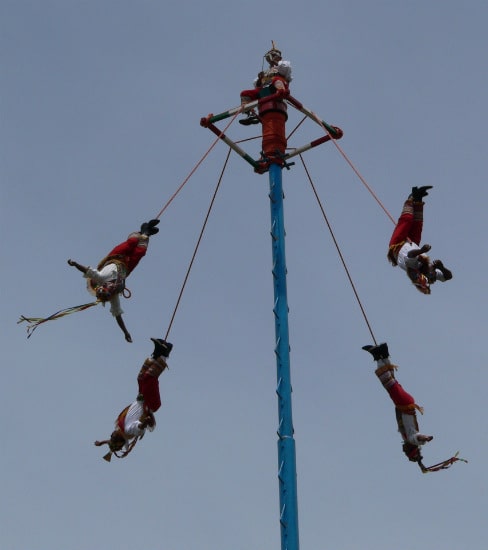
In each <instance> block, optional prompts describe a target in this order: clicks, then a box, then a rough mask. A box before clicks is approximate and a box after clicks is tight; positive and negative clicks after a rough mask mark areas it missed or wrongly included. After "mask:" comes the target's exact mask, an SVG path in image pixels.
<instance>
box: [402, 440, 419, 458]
mask: <svg viewBox="0 0 488 550" xmlns="http://www.w3.org/2000/svg"><path fill="white" fill-rule="evenodd" d="M402 450H403V452H404V453H405V454H406V455H407V458H408V460H410V462H420V461H421V460H422V455H421V454H420V447H419V446H417V445H412V444H411V443H407V442H405V443H404V444H403V446H402Z"/></svg>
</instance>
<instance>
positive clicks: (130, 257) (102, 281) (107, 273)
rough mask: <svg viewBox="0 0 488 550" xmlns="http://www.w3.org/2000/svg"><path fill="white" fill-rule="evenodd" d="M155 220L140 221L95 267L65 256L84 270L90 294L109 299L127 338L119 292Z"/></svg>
mask: <svg viewBox="0 0 488 550" xmlns="http://www.w3.org/2000/svg"><path fill="white" fill-rule="evenodd" d="M158 223H159V220H151V221H149V222H147V223H143V224H142V225H141V230H140V231H138V232H135V233H131V234H130V235H129V236H128V238H127V240H126V241H125V242H123V243H121V244H119V245H117V246H116V247H115V248H114V249H113V250H111V251H110V252H109V253H108V255H107V256H106V257H105V258H104V259H103V260H102V261H101V262H100V263H99V264H98V267H97V269H93V268H91V267H85V266H84V265H81V264H79V263H78V262H75V261H74V260H68V264H69V265H71V266H73V267H76V269H78V271H81V272H82V273H83V277H85V278H86V279H88V282H87V289H88V291H89V292H90V294H93V295H94V296H96V298H97V301H99V302H102V304H103V305H105V303H106V302H110V312H111V313H112V315H113V316H114V317H115V320H116V321H117V324H118V325H119V327H120V328H121V330H122V332H123V333H124V336H125V339H126V341H127V342H132V338H131V335H130V334H129V332H128V330H127V328H126V326H125V323H124V320H123V319H122V314H123V313H124V312H123V310H122V308H121V306H120V294H123V293H124V290H125V280H126V278H127V277H128V276H129V275H130V274H131V272H132V271H133V270H134V268H135V267H136V266H137V264H138V263H139V261H140V260H141V258H142V257H143V256H145V254H146V251H147V246H148V244H149V237H150V236H151V235H155V234H156V233H157V232H158V231H159V229H158V228H157V227H156V225H158ZM128 296H130V292H129V294H128ZM128 296H127V297H128Z"/></svg>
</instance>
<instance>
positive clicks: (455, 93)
mask: <svg viewBox="0 0 488 550" xmlns="http://www.w3.org/2000/svg"><path fill="white" fill-rule="evenodd" d="M487 17H488V7H487V6H486V3H485V2H481V1H468V2H466V3H464V4H463V7H461V6H460V4H459V2H453V1H450V0H449V1H443V2H436V1H431V2H425V1H423V2H421V1H417V0H414V1H409V2H398V1H389V2H387V1H372V2H361V1H358V0H351V1H330V2H316V1H314V2H311V1H309V0H303V1H302V2H300V3H297V2H288V1H286V0H285V1H282V2H279V3H278V2H273V1H272V2H268V3H267V4H263V3H262V2H256V1H254V0H251V1H250V2H247V3H239V4H238V3H229V2H219V1H216V0H210V1H208V2H205V3H200V4H192V3H176V4H171V5H170V6H169V7H168V2H157V1H149V0H140V1H139V2H128V1H124V0H117V1H113V0H111V1H109V0H106V1H103V0H102V1H96V2H95V1H93V0H86V1H81V0H80V1H71V0H62V1H61V0H58V1H54V0H45V1H43V2H39V1H34V0H33V1H24V0H15V1H13V0H3V1H2V2H0V25H1V27H0V50H1V52H2V53H1V55H2V63H1V65H2V70H1V79H2V86H1V89H2V92H1V120H2V124H1V132H0V138H1V154H2V168H1V208H2V215H1V223H2V234H3V236H4V242H5V245H6V252H5V251H4V262H3V268H2V275H1V276H2V318H3V324H2V327H3V331H2V338H1V339H2V351H3V354H2V355H3V364H4V376H3V384H1V386H0V396H1V399H2V403H3V407H4V410H5V414H4V419H3V423H4V428H3V437H2V445H1V451H0V472H1V474H0V476H1V484H0V488H1V494H2V498H1V499H0V518H1V519H0V523H1V525H0V539H1V540H0V546H1V547H2V550H3V549H5V550H66V549H68V548H69V549H70V550H93V549H98V548H100V549H101V548H105V549H110V548H118V549H120V550H129V549H133V548H136V547H139V546H140V545H141V544H143V545H144V547H145V548H151V549H164V550H176V549H178V550H191V549H194V548H199V549H200V550H207V549H212V550H214V549H216V548H217V549H229V548H232V549H233V550H244V549H246V550H248V549H256V550H257V549H264V548H267V549H270V548H279V546H280V536H279V505H278V482H277V448H276V429H277V419H278V416H277V403H276V396H275V384H276V368H275V359H274V352H273V349H274V324H273V314H272V306H273V296H272V278H271V243H270V236H269V224H270V220H269V201H268V196H267V195H268V177H267V175H263V176H259V175H257V174H254V173H253V171H252V168H251V167H249V166H248V165H247V164H246V163H245V162H244V161H243V160H242V159H241V158H240V157H238V156H237V155H235V154H232V155H231V158H230V161H229V165H228V168H227V170H226V173H225V175H224V178H223V182H222V185H221V189H220V191H219V194H218V195H217V199H216V202H215V206H214V209H213V212H212V214H211V216H210V219H209V223H208V227H207V231H206V233H205V236H204V239H203V241H202V244H201V246H200V250H199V253H198V255H197V258H196V260H195V263H194V266H193V269H192V272H191V275H190V278H189V280H188V284H187V287H186V290H185V293H184V294H183V298H182V301H181V304H180V306H179V308H178V311H177V313H176V317H175V321H174V324H173V327H172V330H171V333H170V337H169V339H170V341H171V342H173V344H174V350H173V352H172V356H171V361H170V367H171V368H170V370H169V371H167V372H165V373H164V374H163V375H162V377H161V379H160V383H161V391H162V398H163V406H162V408H161V410H160V411H159V412H158V413H157V420H158V427H157V429H156V431H155V432H153V433H152V434H147V435H146V437H145V439H144V440H143V441H142V442H141V443H139V444H138V446H137V448H136V449H135V451H134V452H133V453H132V454H131V455H130V456H129V457H128V458H127V459H126V460H114V461H112V463H111V464H107V463H106V462H104V461H103V460H102V458H101V457H102V455H103V454H104V453H103V449H98V448H96V447H94V446H93V441H94V440H95V439H101V438H104V437H107V436H108V435H109V434H110V432H111V430H112V426H113V421H114V419H115V417H116V415H117V414H118V412H119V411H120V410H121V409H122V408H123V407H124V406H125V405H126V404H128V403H130V402H131V401H132V400H133V399H134V398H135V395H136V391H137V390H136V375H137V372H138V369H139V366H140V364H141V363H142V361H143V360H144V358H145V357H146V356H147V355H148V354H149V353H150V352H151V348H152V346H151V343H150V342H149V338H150V337H151V336H160V337H161V336H164V334H165V333H166V330H167V328H168V325H169V322H170V319H171V315H172V313H173V309H174V307H175V304H176V300H177V297H178V293H179V291H180V288H181V285H182V283H183V279H184V276H185V273H186V269H187V267H188V264H189V261H190V258H191V255H192V253H193V249H194V247H195V243H196V241H197V238H198V234H199V232H200V229H201V227H202V223H203V220H204V217H205V214H206V212H207V208H208V205H209V203H210V199H211V196H212V193H213V190H214V188H215V185H216V183H217V180H218V177H219V175H220V172H221V170H222V166H223V163H224V159H225V156H226V154H227V150H228V148H227V146H226V145H225V144H224V143H222V142H219V143H218V144H217V145H216V146H215V147H214V148H213V150H212V151H211V153H210V155H209V156H208V158H207V159H206V160H205V161H204V162H203V164H202V165H201V167H200V168H199V169H198V170H197V171H196V172H195V174H194V175H193V176H192V177H191V178H190V180H189V181H188V183H187V184H186V185H185V187H184V188H183V190H182V192H181V193H180V194H179V195H178V196H177V198H176V199H175V200H174V201H173V203H172V204H171V206H170V207H169V208H168V210H167V211H166V212H165V213H164V214H163V216H162V218H161V223H160V229H161V230H160V233H159V234H158V235H157V236H156V237H154V238H153V239H152V240H151V244H150V250H149V252H148V255H147V256H146V258H144V259H143V260H142V262H141V263H140V265H139V266H138V268H137V270H136V271H135V272H134V273H133V274H132V275H131V277H130V279H129V280H128V286H129V288H130V289H131V291H132V299H130V300H128V301H124V303H123V307H124V310H125V315H124V318H125V321H126V324H127V326H128V328H129V330H130V332H131V333H132V336H133V340H134V342H133V343H132V344H128V343H126V342H125V341H124V338H123V335H122V333H121V332H120V330H119V328H118V327H117V326H116V324H115V322H114V321H113V320H112V318H111V315H110V314H109V312H108V310H104V309H103V308H102V307H98V308H94V309H91V310H88V311H85V312H82V313H77V314H75V315H72V316H69V317H67V318H65V319H62V320H59V321H56V322H52V323H49V324H46V325H44V326H41V327H40V328H39V329H38V330H37V331H36V332H35V333H34V335H33V336H32V338H30V339H29V340H27V338H26V332H25V326H24V325H17V324H16V321H17V319H18V317H19V316H20V315H21V314H24V315H32V316H45V315H48V314H50V313H53V312H54V311H56V310H58V309H61V308H64V307H68V306H73V305H78V304H82V303H85V302H88V301H90V296H89V295H88V294H87V293H86V290H85V286H84V281H83V279H82V278H81V275H80V274H79V273H78V272H77V271H76V270H74V269H73V268H70V267H69V266H68V265H67V264H66V260H67V259H68V258H70V257H71V258H74V259H76V260H78V261H79V262H81V263H84V264H90V265H95V264H96V263H97V262H98V261H99V259H100V258H101V257H103V256H104V255H105V254H106V253H107V252H108V251H109V250H110V249H111V248H112V246H114V245H115V244H117V243H119V242H120V241H122V240H124V239H125V238H126V236H127V235H128V233H130V232H131V231H133V230H135V229H137V228H138V227H139V225H140V223H141V222H143V221H146V220H147V219H149V218H151V217H153V216H155V215H156V214H157V213H158V212H159V211H160V209H161V208H162V207H163V206H164V204H165V203H166V201H167V200H168V199H169V198H170V197H171V195H172V194H173V193H174V192H175V191H176V189H177V188H178V187H179V186H180V185H181V183H182V182H183V181H184V180H185V178H186V177H187V176H188V174H189V173H190V171H191V170H192V169H193V168H194V166H195V165H196V164H197V162H198V161H199V160H200V159H201V158H202V156H203V155H204V154H205V152H206V151H207V150H208V148H209V147H210V145H211V144H212V142H213V141H214V135H213V134H211V133H210V132H209V131H208V130H205V129H203V128H201V127H200V125H199V121H200V118H201V117H203V116H205V115H207V114H208V113H219V112H222V111H225V110H227V109H229V108H231V107H234V106H236V105H238V103H239V92H240V90H242V89H244V88H248V87H249V86H250V85H251V84H252V80H253V78H254V77H255V75H256V73H257V71H258V70H259V69H260V68H261V63H262V56H263V54H264V53H265V52H266V51H267V50H268V49H269V48H270V46H271V40H275V42H276V44H277V46H278V47H279V48H280V49H281V50H282V51H283V56H284V58H285V59H289V60H290V61H291V63H292V65H293V75H294V80H293V82H292V85H291V92H292V95H293V96H294V97H296V98H297V99H299V100H300V101H302V102H303V104H304V105H306V106H307V107H309V108H310V109H312V110H313V111H314V112H316V113H317V114H318V115H319V116H320V117H321V118H323V119H324V120H326V121H327V122H330V123H332V124H335V125H337V126H340V127H341V128H342V129H343V130H344V138H343V139H342V140H341V141H340V142H339V145H340V146H341V148H342V149H343V150H344V152H345V153H346V155H347V157H348V158H349V159H350V161H351V162H352V163H353V164H354V166H355V167H356V168H357V170H358V171H359V172H360V174H361V175H362V176H363V177H364V179H365V180H366V181H367V182H368V184H369V185H370V186H371V188H372V189H373V190H374V192H375V193H376V194H377V196H378V197H379V199H380V200H381V201H382V203H383V204H384V205H385V207H386V209H387V210H388V211H389V212H390V213H391V215H392V216H393V217H394V218H397V216H398V215H399V213H400V210H401V206H402V203H403V200H404V199H405V198H406V196H407V194H408V192H409V190H410V188H411V186H412V185H433V186H434V189H433V190H432V192H431V193H430V195H429V197H427V200H426V209H425V225H424V239H423V240H424V242H429V243H430V244H432V252H431V255H432V256H433V257H434V258H442V259H443V260H444V261H445V263H446V265H447V266H448V267H450V268H451V269H452V271H453V273H454V279H453V280H452V281H450V282H448V283H446V284H441V283H438V284H436V285H435V286H434V287H433V291H432V295H431V296H429V297H426V296H422V295H421V294H420V293H418V292H416V291H415V289H414V288H413V287H412V286H411V285H410V283H409V282H408V280H407V278H406V276H405V274H404V273H403V272H401V271H400V269H399V268H397V269H393V268H392V267H391V266H390V265H389V264H388V262H387V260H386V251H387V244H388V240H389V238H390V234H391V231H392V229H393V224H392V222H391V221H390V219H388V217H387V216H386V215H385V213H384V212H383V210H382V209H381V208H380V207H379V206H378V204H377V203H376V202H375V200H374V199H373V197H372V196H371V195H370V193H369V192H368V191H367V189H366V188H365V187H364V186H363V184H362V183H361V181H360V179H359V178H358V177H357V175H356V174H355V173H354V171H353V170H352V169H351V167H350V166H349V164H348V163H347V162H346V161H345V160H344V158H343V157H342V156H341V155H340V153H339V152H338V151H337V149H336V148H335V147H334V146H333V145H332V144H327V145H323V146H321V147H320V148H316V149H314V150H312V151H310V152H308V153H306V154H305V155H304V158H305V162H306V163H307V167H308V169H309V171H310V174H311V176H312V178H313V181H314V183H315V185H316V186H317V189H318V192H319V194H320V197H321V200H322V201H323V203H324V206H325V209H326V211H327V214H328V216H329V219H330V223H331V224H332V227H333V229H334V232H335V236H336V238H337V240H338V242H339V244H340V246H341V250H342V252H343V254H344V257H345V259H346V262H347V263H348V267H349V269H350V271H351V275H352V277H353V279H354V282H355V284H356V286H357V290H358V293H359V295H360V298H361V301H362V304H363V306H364V308H365V311H366V313H367V316H368V319H369V321H370V323H371V325H372V328H373V331H374V334H375V337H376V338H377V340H378V341H379V342H381V341H388V343H389V346H390V351H391V355H392V360H393V361H394V362H395V363H396V364H398V365H399V366H400V369H399V371H398V379H399V380H400V382H401V383H402V384H403V385H404V387H405V388H406V389H407V390H408V391H410V392H411V393H412V394H413V395H414V396H415V397H416V400H417V402H418V403H419V404H421V405H423V406H424V408H425V414H424V416H423V417H421V418H420V424H421V428H422V430H423V431H424V432H426V433H429V434H433V435H434V436H435V439H434V440H433V442H432V443H430V444H429V445H428V446H427V447H426V448H425V449H424V457H425V463H426V464H432V463H435V462H438V461H439V460H442V459H444V458H447V457H449V456H451V454H452V453H454V452H456V451H458V450H459V451H461V456H463V457H466V458H467V459H469V464H458V465H455V466H453V467H452V468H451V469H450V470H448V471H446V472H440V473H437V474H431V475H422V474H421V473H420V471H419V470H418V468H417V467H416V465H414V464H410V463H408V461H407V460H406V459H405V458H404V456H403V455H402V452H401V440H400V436H399V434H398V433H397V432H396V424H395V418H394V411H393V406H392V403H391V402H390V400H389V397H388V396H387V394H386V393H385V391H384V390H383V388H382V387H381V386H380V384H379V382H378V381H377V379H376V377H375V376H374V374H373V371H374V363H373V361H372V360H371V357H370V356H369V355H367V354H366V353H365V352H364V351H362V350H361V346H363V345H364V344H367V343H371V336H370V334H369V331H368V329H367V326H366V324H365V321H364V319H363V317H362V315H361V312H360V309H359V307H358V305H357V302H356V301H355V298H354V295H353V292H352V290H351V288H350V286H349V283H348V280H347V278H346V276H345V274H344V271H343V268H342V265H341V264H340V261H339V258H338V255H337V252H336V250H335V248H334V246H333V243H332V240H331V237H330V235H329V233H328V230H327V227H326V225H325V223H324V221H323V219H322V217H321V213H320V210H319V208H318V206H317V204H316V202H315V199H314V196H313V194H312V191H311V189H310V186H309V184H308V181H307V178H306V176H305V172H304V170H303V167H302V166H301V164H300V162H299V161H298V162H297V163H296V164H295V166H294V167H293V168H292V169H291V170H290V171H284V173H283V183H284V189H285V194H286V199H285V225H286V231H287V238H286V247H287V248H286V254H287V267H288V300H289V306H290V318H289V323H290V343H291V376H292V384H293V416H294V426H295V438H296V446H297V471H298V472H297V473H298V497H299V525H300V543H301V548H303V549H309V548H310V549H311V548H314V549H316V548H328V549H334V550H335V549H337V550H339V549H342V550H370V549H371V550H391V548H395V549H396V550H411V548H415V549H416V550H427V549H428V550H431V549H432V548H443V549H447V550H451V549H459V548H469V549H470V550H481V549H484V548H485V547H486V540H487V522H486V509H487V500H488V480H487V473H486V472H487V470H486V462H487V454H488V442H487V429H486V420H485V416H486V415H485V403H486V396H485V391H486V387H487V382H488V374H487V348H486V285H485V278H486V272H487V269H488V265H487V260H486V252H485V242H484V241H485V239H484V235H485V231H486V230H485V225H484V223H483V220H485V219H486V213H485V209H486V203H487V191H486V189H487V188H486V158H487V156H486V153H487V151H486V126H487V117H486V113H487V111H486V97H487V71H486V52H487V49H488V37H487V34H486V21H487ZM300 118H301V117H299V118H297V115H296V114H294V113H292V115H291V116H290V122H289V125H288V127H289V128H290V129H291V128H292V124H294V121H298V120H300ZM255 132H256V127H251V128H247V129H246V128H244V127H241V126H240V125H239V124H237V123H235V124H233V126H232V127H231V128H230V129H229V131H228V134H229V135H231V136H232V137H235V138H236V139H238V138H244V137H249V136H252V135H253V136H254V135H255ZM319 135H321V132H320V128H318V127H315V126H314V125H313V124H312V123H311V122H307V123H306V124H305V125H304V127H303V128H302V129H301V130H300V131H299V132H297V133H296V134H295V135H294V136H293V139H292V140H291V142H290V145H292V146H300V145H303V144H304V143H306V142H307V141H309V140H310V139H313V138H316V137H318V136H319ZM259 145H260V144H259V140H258V141H253V142H246V144H245V145H244V146H245V148H246V149H247V150H248V151H249V152H250V154H252V155H253V156H257V151H259Z"/></svg>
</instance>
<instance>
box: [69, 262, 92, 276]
mask: <svg viewBox="0 0 488 550" xmlns="http://www.w3.org/2000/svg"><path fill="white" fill-rule="evenodd" d="M68 264H69V265H71V266H73V267H76V269H77V270H78V271H81V272H82V273H86V272H87V271H88V268H87V267H85V266H84V265H81V264H79V263H78V262H75V261H74V260H71V259H70V260H68Z"/></svg>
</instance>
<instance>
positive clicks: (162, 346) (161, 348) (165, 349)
mask: <svg viewBox="0 0 488 550" xmlns="http://www.w3.org/2000/svg"><path fill="white" fill-rule="evenodd" d="M151 340H152V341H153V342H154V351H153V354H152V357H153V359H156V358H157V357H161V356H163V357H165V358H168V357H169V354H170V353H171V350H172V349H173V344H170V343H169V342H166V341H165V340H162V339H161V338H151Z"/></svg>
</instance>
